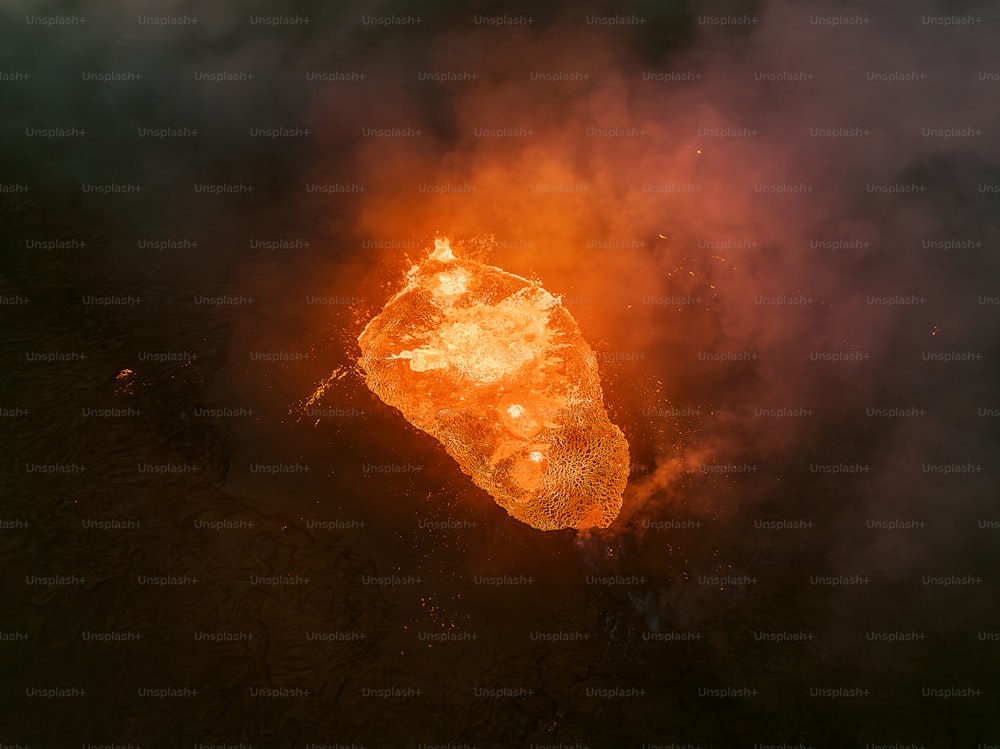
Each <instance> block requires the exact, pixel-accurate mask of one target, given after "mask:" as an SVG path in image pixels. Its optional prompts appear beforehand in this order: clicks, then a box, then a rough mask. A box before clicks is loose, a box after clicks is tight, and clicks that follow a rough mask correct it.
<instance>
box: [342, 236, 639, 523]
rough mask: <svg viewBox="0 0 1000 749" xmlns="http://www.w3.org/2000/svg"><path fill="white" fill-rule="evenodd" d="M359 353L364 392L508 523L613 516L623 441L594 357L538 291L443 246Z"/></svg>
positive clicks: (625, 457)
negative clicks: (441, 452) (431, 441)
mask: <svg viewBox="0 0 1000 749" xmlns="http://www.w3.org/2000/svg"><path fill="white" fill-rule="evenodd" d="M358 343H359V344H360V347H361V358H360V360H359V365H360V367H361V369H362V370H363V371H364V373H365V380H366V383H367V384H368V387H369V388H371V390H372V392H374V393H375V394H376V395H377V396H378V397H379V398H381V399H382V400H383V401H384V402H385V403H387V404H388V405H390V406H394V407H395V408H397V409H399V410H400V412H402V414H403V416H404V417H405V418H406V419H407V420H408V421H409V422H410V423H411V424H413V425H414V426H416V427H417V428H418V429H421V430H423V431H425V432H427V433H428V434H430V435H431V436H433V437H435V438H436V439H437V440H438V441H439V442H440V443H441V444H442V445H443V446H444V448H445V450H447V452H448V454H449V455H451V456H452V457H453V458H454V459H455V460H456V461H457V462H458V465H459V467H460V468H461V469H462V471H463V472H464V473H466V474H467V475H469V476H470V477H471V478H472V480H473V482H474V483H475V484H476V485H477V486H479V487H481V488H482V489H484V490H486V491H487V492H488V493H489V494H490V495H491V496H492V497H493V499H494V500H495V501H496V502H497V504H499V505H500V506H501V507H503V508H504V509H505V510H507V512H508V513H510V514H511V515H512V516H513V517H515V518H517V519H518V520H521V521H523V522H525V523H527V524H529V525H531V526H533V527H535V528H538V529H540V530H556V529H560V528H589V527H602V528H603V527H607V526H608V525H610V524H611V522H612V521H613V520H614V519H615V517H617V515H618V512H619V510H620V509H621V504H622V498H621V495H622V492H623V491H624V489H625V484H626V482H627V480H628V472H629V454H628V442H627V441H626V440H625V437H624V435H623V434H622V432H621V430H620V429H619V428H618V427H617V426H615V425H614V424H612V423H611V421H610V419H609V418H608V415H607V412H606V411H605V409H604V403H603V394H602V391H601V385H600V380H599V377H598V371H597V359H596V357H595V356H594V352H593V351H592V350H591V348H590V346H589V345H587V342H586V341H585V340H584V339H583V336H582V334H581V333H580V329H579V327H578V326H577V324H576V321H575V320H573V318H572V316H571V315H570V314H569V312H568V311H567V310H566V309H565V307H563V306H562V305H561V304H560V302H559V300H558V299H557V298H556V297H554V296H552V295H551V294H549V293H548V292H547V291H545V289H543V288H542V287H541V286H540V285H538V284H537V283H533V282H531V281H528V280H527V279H525V278H521V277H520V276H516V275H514V274H512V273H507V272H506V271H503V270H501V269H499V268H495V267H493V266H489V265H484V264H482V263H478V262H474V261H471V260H463V259H459V258H456V257H455V255H454V254H453V252H452V250H451V247H450V244H449V242H448V240H446V239H438V240H436V241H435V247H434V250H433V251H432V252H431V253H430V255H429V256H428V257H427V259H426V260H424V262H423V263H421V264H419V265H415V266H413V268H411V269H410V271H409V273H408V274H407V284H406V286H405V287H404V288H403V289H402V290H401V291H400V292H399V293H398V294H396V295H395V296H394V297H393V298H392V299H390V300H389V302H388V303H387V304H386V306H385V308H384V309H383V310H382V311H381V312H380V313H379V314H378V315H377V316H376V317H375V318H374V319H372V320H371V321H370V322H369V323H368V325H367V327H365V329H364V331H362V333H361V335H360V336H359V337H358Z"/></svg>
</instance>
